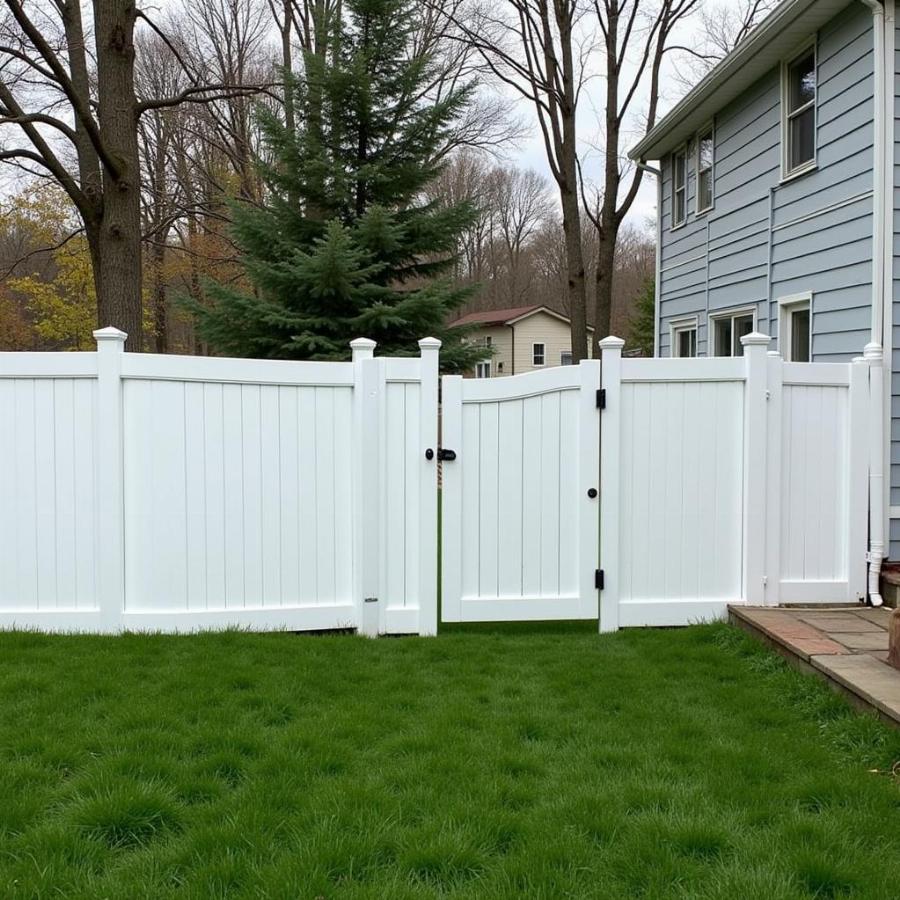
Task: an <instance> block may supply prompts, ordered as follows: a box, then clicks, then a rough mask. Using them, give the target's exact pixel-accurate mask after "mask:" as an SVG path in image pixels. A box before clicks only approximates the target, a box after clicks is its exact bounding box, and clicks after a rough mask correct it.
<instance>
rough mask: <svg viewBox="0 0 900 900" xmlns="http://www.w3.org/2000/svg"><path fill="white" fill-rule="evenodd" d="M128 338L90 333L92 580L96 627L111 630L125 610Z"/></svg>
mask: <svg viewBox="0 0 900 900" xmlns="http://www.w3.org/2000/svg"><path fill="white" fill-rule="evenodd" d="M127 337H128V335H126V334H125V332H124V331H119V329H118V328H100V329H98V330H97V331H95V332H94V340H95V341H96V342H97V472H98V479H97V563H98V565H97V581H98V588H99V597H98V606H99V607H100V627H101V629H102V630H103V631H116V630H118V628H119V626H120V625H121V622H122V613H123V612H124V611H125V510H124V503H125V495H124V477H125V474H124V459H123V455H124V447H123V430H124V429H123V422H122V356H123V353H124V350H125V339H126V338H127Z"/></svg>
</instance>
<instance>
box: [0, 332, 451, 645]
mask: <svg viewBox="0 0 900 900" xmlns="http://www.w3.org/2000/svg"><path fill="white" fill-rule="evenodd" d="M96 336H97V340H98V351H97V352H96V353H47V354H43V353H3V354H0V422H2V427H3V434H2V438H0V626H13V625H15V626H18V627H22V626H30V627H40V628H44V629H48V630H50V629H53V630H56V629H82V630H92V631H114V630H120V629H123V628H127V629H161V630H177V629H193V628H198V627H224V626H246V627H253V628H288V629H292V630H305V629H323V628H359V629H361V630H364V631H366V632H367V633H380V632H393V633H403V632H418V633H423V634H430V633H434V631H435V630H436V627H437V621H436V578H435V569H436V547H435V542H434V538H433V537H432V536H434V535H436V532H437V496H436V490H437V475H436V463H435V462H434V461H430V460H428V459H426V457H425V454H424V449H425V448H426V447H428V446H431V447H435V446H436V443H437V378H438V349H439V347H440V342H439V341H435V340H432V339H425V340H423V341H421V342H420V347H421V357H420V358H409V359H382V358H374V357H373V348H374V343H373V342H371V341H366V340H359V341H354V342H353V345H352V346H353V361H352V362H346V363H326V362H300V363H298V362H282V361H262V360H237V359H208V358H200V357H179V356H154V355H150V354H133V353H124V352H123V344H124V340H125V335H123V334H122V333H121V332H119V331H116V330H115V329H103V330H102V331H99V332H97V333H96Z"/></svg>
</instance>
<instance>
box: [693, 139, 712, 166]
mask: <svg viewBox="0 0 900 900" xmlns="http://www.w3.org/2000/svg"><path fill="white" fill-rule="evenodd" d="M697 161H698V163H699V166H700V169H701V171H702V170H703V169H711V168H712V164H713V136H712V132H711V131H708V132H707V133H706V134H704V135H702V136H701V137H700V143H699V146H698V148H697Z"/></svg>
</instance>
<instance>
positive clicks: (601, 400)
mask: <svg viewBox="0 0 900 900" xmlns="http://www.w3.org/2000/svg"><path fill="white" fill-rule="evenodd" d="M597 409H606V388H600V390H599V391H597Z"/></svg>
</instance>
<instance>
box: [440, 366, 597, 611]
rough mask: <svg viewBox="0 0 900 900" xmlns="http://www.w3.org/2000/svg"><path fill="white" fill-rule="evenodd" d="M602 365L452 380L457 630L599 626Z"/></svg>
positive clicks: (447, 468)
mask: <svg viewBox="0 0 900 900" xmlns="http://www.w3.org/2000/svg"><path fill="white" fill-rule="evenodd" d="M599 384H600V363H599V362H598V361H597V360H585V361H584V362H582V363H581V364H580V365H578V366H561V367H558V368H551V369H547V370H546V371H544V372H531V373H528V374H526V375H517V376H514V377H512V378H492V379H488V378H484V379H471V378H466V379H464V378H461V377H460V376H458V375H448V376H445V377H444V379H443V419H442V442H443V445H444V448H446V449H449V450H451V451H452V452H453V453H454V454H455V455H456V458H455V460H453V461H447V462H445V464H444V466H443V505H442V535H443V547H442V581H441V583H442V593H441V617H442V619H443V621H445V622H461V621H498V620H512V621H528V620H530V621H534V620H540V619H594V618H596V617H597V594H596V587H595V585H594V580H595V570H596V568H597V563H596V558H597V546H598V535H599V524H600V509H599V500H598V488H599V478H600V459H599V455H598V453H599V451H598V448H599V435H600V416H599V410H598V409H597V390H598V387H599Z"/></svg>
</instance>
